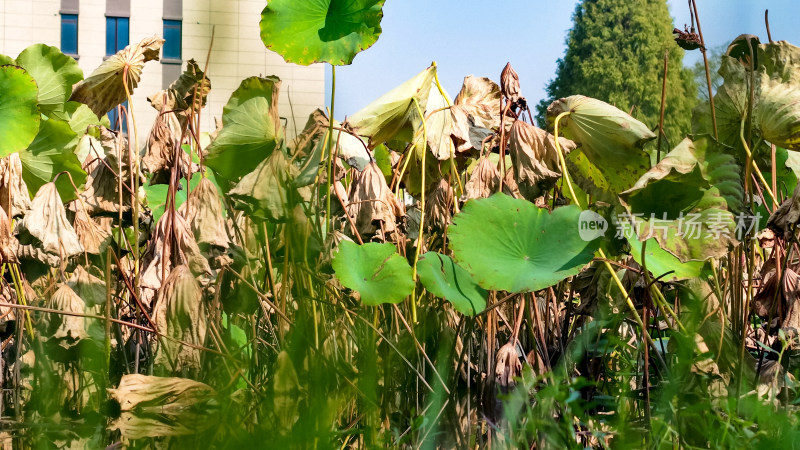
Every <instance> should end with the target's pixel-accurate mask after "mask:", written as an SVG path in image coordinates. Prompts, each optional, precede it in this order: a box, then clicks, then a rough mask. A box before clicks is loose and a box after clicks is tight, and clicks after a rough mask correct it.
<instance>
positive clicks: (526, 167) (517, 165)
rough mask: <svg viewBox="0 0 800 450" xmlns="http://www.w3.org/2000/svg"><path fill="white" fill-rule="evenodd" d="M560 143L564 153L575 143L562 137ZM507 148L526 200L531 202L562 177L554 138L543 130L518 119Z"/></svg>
mask: <svg viewBox="0 0 800 450" xmlns="http://www.w3.org/2000/svg"><path fill="white" fill-rule="evenodd" d="M559 145H560V146H561V151H562V152H564V154H565V155H566V154H568V153H569V152H570V151H572V150H573V149H575V143H574V142H572V141H570V140H569V139H566V138H563V137H560V138H559ZM508 148H509V155H510V156H511V161H512V163H513V168H514V176H515V180H516V182H517V186H518V187H519V190H520V193H521V194H522V196H523V197H524V198H525V199H527V200H529V201H534V199H536V198H537V197H540V196H541V195H543V194H544V193H545V192H546V191H548V190H550V189H552V187H553V185H554V184H555V182H556V181H557V180H558V179H559V178H561V167H560V165H559V161H558V151H557V150H556V146H555V137H554V136H553V135H552V134H550V133H548V132H546V131H545V130H542V129H540V128H538V127H535V126H533V125H530V124H528V123H525V122H523V121H521V120H517V121H515V122H514V125H512V126H511V132H510V134H509V139H508Z"/></svg>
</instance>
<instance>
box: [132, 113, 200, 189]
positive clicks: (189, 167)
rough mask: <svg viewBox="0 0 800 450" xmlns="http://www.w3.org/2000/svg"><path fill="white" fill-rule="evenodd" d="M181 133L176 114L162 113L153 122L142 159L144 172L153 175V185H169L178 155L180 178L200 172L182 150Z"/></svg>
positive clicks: (151, 182)
mask: <svg viewBox="0 0 800 450" xmlns="http://www.w3.org/2000/svg"><path fill="white" fill-rule="evenodd" d="M181 133H182V130H181V124H180V121H179V120H178V118H177V116H176V115H175V113H171V112H166V111H162V112H161V114H159V115H158V116H157V117H156V120H155V122H153V128H152V129H151V130H150V136H148V138H147V145H146V146H145V154H144V157H143V158H142V168H143V169H144V172H145V173H149V174H152V175H151V177H150V184H151V185H153V184H167V183H169V179H170V175H171V171H172V167H173V166H174V165H175V156H176V155H177V157H178V159H179V165H178V178H185V177H186V176H187V175H188V174H189V173H190V171H191V173H194V172H197V171H198V170H199V166H198V165H197V164H194V163H192V160H191V157H190V156H189V154H188V153H186V152H185V151H183V149H182V148H180V147H181V145H180V144H181Z"/></svg>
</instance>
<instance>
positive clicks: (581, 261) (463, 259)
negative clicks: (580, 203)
mask: <svg viewBox="0 0 800 450" xmlns="http://www.w3.org/2000/svg"><path fill="white" fill-rule="evenodd" d="M580 213H581V211H580V209H579V208H578V207H577V206H567V207H563V208H557V209H556V210H555V211H553V212H552V213H548V212H547V210H545V209H540V208H538V207H536V206H535V205H534V204H533V203H531V202H528V201H526V200H517V199H513V198H511V197H509V196H507V195H505V194H495V195H493V196H491V197H489V198H487V199H479V200H470V201H468V202H467V203H466V205H465V206H464V209H462V210H461V213H459V214H456V216H455V217H454V218H453V224H452V225H451V226H450V228H448V233H449V235H450V247H451V248H452V249H453V256H454V257H455V260H456V262H458V264H459V265H460V266H462V267H463V268H465V269H466V270H467V271H468V272H469V273H470V274H472V276H473V278H474V279H475V281H476V282H477V283H478V284H479V285H480V286H481V287H483V288H484V289H492V290H503V291H509V292H529V291H537V290H539V289H544V288H546V287H548V286H552V285H554V284H556V283H558V282H559V281H561V280H563V279H564V278H566V277H568V276H571V275H575V274H577V273H578V272H579V271H580V269H581V267H583V266H584V265H586V264H587V263H588V262H589V261H591V260H592V258H593V256H594V252H595V251H596V250H597V248H598V247H599V240H598V239H594V240H592V241H584V240H583V239H581V236H580V234H579V226H580V224H579V216H580Z"/></svg>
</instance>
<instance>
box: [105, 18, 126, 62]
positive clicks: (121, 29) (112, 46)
mask: <svg viewBox="0 0 800 450" xmlns="http://www.w3.org/2000/svg"><path fill="white" fill-rule="evenodd" d="M128 24H129V20H128V18H127V17H106V56H111V55H114V54H115V53H117V52H118V51H120V50H122V49H123V48H125V46H127V45H128V39H129V36H128V32H129V26H128Z"/></svg>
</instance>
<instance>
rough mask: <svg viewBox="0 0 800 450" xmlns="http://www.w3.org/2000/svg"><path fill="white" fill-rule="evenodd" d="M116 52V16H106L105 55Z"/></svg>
mask: <svg viewBox="0 0 800 450" xmlns="http://www.w3.org/2000/svg"><path fill="white" fill-rule="evenodd" d="M114 53H117V18H116V17H106V56H111V55H113V54H114Z"/></svg>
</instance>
